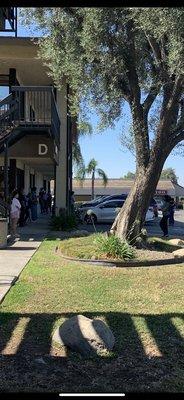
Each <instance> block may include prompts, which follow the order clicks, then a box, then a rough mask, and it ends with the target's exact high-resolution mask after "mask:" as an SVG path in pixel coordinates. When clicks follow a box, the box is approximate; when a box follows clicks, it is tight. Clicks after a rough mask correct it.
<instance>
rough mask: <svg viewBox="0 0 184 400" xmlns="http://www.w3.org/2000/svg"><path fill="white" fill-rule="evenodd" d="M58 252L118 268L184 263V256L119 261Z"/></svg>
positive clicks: (88, 262) (71, 258)
mask: <svg viewBox="0 0 184 400" xmlns="http://www.w3.org/2000/svg"><path fill="white" fill-rule="evenodd" d="M56 252H57V253H58V254H59V255H60V256H61V257H62V258H63V259H65V260H68V261H74V262H81V263H84V264H93V265H102V266H104V267H116V268H127V267H154V266H157V267H161V266H162V265H173V264H181V263H184V257H177V258H174V257H172V258H167V259H158V260H150V261H149V260H145V261H118V260H110V261H108V260H91V259H85V258H74V257H68V256H65V255H64V254H62V253H61V252H60V251H59V250H58V249H56Z"/></svg>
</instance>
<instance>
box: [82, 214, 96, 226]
mask: <svg viewBox="0 0 184 400" xmlns="http://www.w3.org/2000/svg"><path fill="white" fill-rule="evenodd" d="M84 222H85V223H86V224H92V222H94V224H96V222H97V217H96V215H95V214H91V215H88V214H86V215H85V217H84Z"/></svg>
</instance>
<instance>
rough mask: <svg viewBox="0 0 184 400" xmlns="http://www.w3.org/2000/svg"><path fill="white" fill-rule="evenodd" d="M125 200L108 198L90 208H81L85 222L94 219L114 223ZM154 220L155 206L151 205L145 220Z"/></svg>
mask: <svg viewBox="0 0 184 400" xmlns="http://www.w3.org/2000/svg"><path fill="white" fill-rule="evenodd" d="M124 202H125V200H122V199H116V200H113V199H111V200H108V201H104V202H103V203H100V204H98V205H96V206H94V207H89V208H88V209H83V210H81V219H82V220H83V221H84V222H85V223H91V222H92V220H93V221H94V222H95V223H96V222H106V223H107V222H109V223H112V222H113V221H114V219H115V217H116V215H117V214H118V212H119V211H120V209H121V208H122V206H123V204H124ZM153 220H154V212H153V208H152V207H149V209H148V211H147V213H146V218H145V222H147V221H153Z"/></svg>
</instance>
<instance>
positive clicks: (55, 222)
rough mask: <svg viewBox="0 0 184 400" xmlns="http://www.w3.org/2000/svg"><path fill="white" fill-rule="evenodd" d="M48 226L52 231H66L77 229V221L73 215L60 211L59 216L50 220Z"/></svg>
mask: <svg viewBox="0 0 184 400" xmlns="http://www.w3.org/2000/svg"><path fill="white" fill-rule="evenodd" d="M50 226H51V229H52V230H54V231H68V230H71V229H73V228H76V227H77V219H76V216H75V214H74V213H73V214H70V215H67V214H66V211H63V210H61V211H60V215H54V216H53V217H52V218H51V222H50Z"/></svg>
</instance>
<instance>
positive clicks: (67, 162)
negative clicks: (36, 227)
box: [0, 8, 72, 214]
mask: <svg viewBox="0 0 184 400" xmlns="http://www.w3.org/2000/svg"><path fill="white" fill-rule="evenodd" d="M11 9H12V8H11ZM0 10H1V13H0V30H2V31H3V30H4V31H5V27H6V23H3V22H2V21H4V20H6V19H7V18H8V17H7V16H8V15H9V14H8V12H7V13H5V12H4V14H3V12H2V10H7V9H0ZM12 13H13V11H12ZM12 15H13V14H11V16H12ZM3 18H4V20H3ZM15 19H16V13H15ZM5 22H6V21H5ZM15 26H16V24H15V23H14V27H15ZM2 28H4V29H2ZM15 31H16V28H15V29H14V31H13V32H15ZM16 36H17V35H16V34H15V36H14V37H9V36H8V37H7V36H1V37H0V93H3V89H5V88H6V89H7V88H8V92H9V93H7V96H1V99H0V192H1V196H3V197H4V198H5V200H7V199H8V198H9V195H10V193H11V191H12V190H13V189H15V188H18V189H21V188H24V189H25V192H28V191H29V190H30V188H32V187H33V186H36V187H37V190H39V189H40V188H41V187H44V188H45V190H49V189H50V181H51V179H52V180H53V179H54V182H55V185H54V191H55V211H56V214H57V213H58V212H59V209H60V208H67V209H69V207H70V191H71V184H72V182H71V176H70V174H71V130H72V129H71V127H72V122H71V119H70V116H69V113H68V100H67V99H68V92H69V87H68V84H67V83H66V82H65V80H64V79H63V82H62V89H61V90H57V89H56V88H55V87H54V82H53V81H52V78H51V77H50V76H49V75H48V70H47V68H46V67H45V66H43V63H42V61H41V60H40V59H39V58H38V46H37V41H36V39H35V40H34V42H33V40H32V39H31V38H26V37H16Z"/></svg>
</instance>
